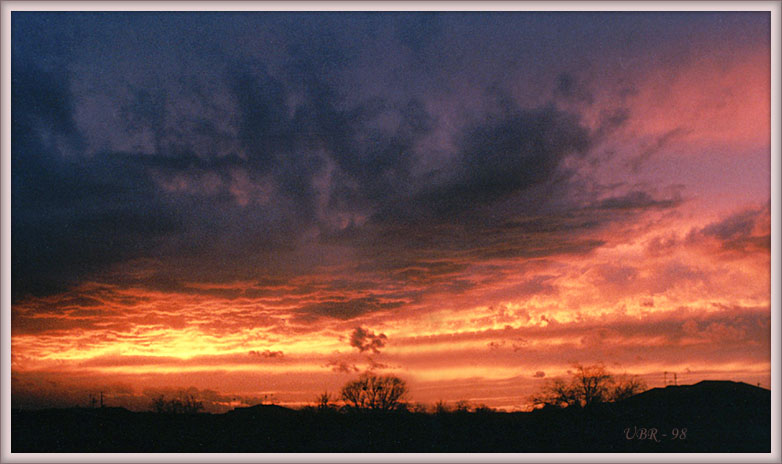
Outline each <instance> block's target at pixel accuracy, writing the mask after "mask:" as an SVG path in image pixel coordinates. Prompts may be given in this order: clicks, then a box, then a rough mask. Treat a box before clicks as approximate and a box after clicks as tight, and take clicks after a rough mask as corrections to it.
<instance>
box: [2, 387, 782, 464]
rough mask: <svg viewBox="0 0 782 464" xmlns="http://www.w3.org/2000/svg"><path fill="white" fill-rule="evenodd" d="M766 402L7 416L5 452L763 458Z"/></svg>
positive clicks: (752, 392) (671, 400) (664, 394)
mask: <svg viewBox="0 0 782 464" xmlns="http://www.w3.org/2000/svg"><path fill="white" fill-rule="evenodd" d="M770 410H771V392H770V391H769V390H766V389H763V388H759V387H754V386H751V385H747V384H745V383H737V382H728V381H703V382H700V383H697V384H695V385H683V386H668V387H665V388H654V389H651V390H648V391H646V392H644V393H641V394H638V395H635V396H633V397H630V398H627V399H625V400H623V401H621V402H618V403H603V404H597V405H593V406H591V407H588V408H576V407H571V408H567V409H557V408H545V409H541V410H535V411H532V412H516V413H504V412H492V411H486V410H483V411H475V412H466V411H456V412H440V413H431V414H429V413H420V412H415V413H414V412H394V413H356V412H353V413H340V412H337V411H334V410H326V411H318V410H317V409H314V408H310V409H303V410H294V409H289V408H285V407H282V406H275V405H258V406H252V407H246V408H237V409H234V410H232V411H229V412H227V413H224V414H206V413H201V414H192V415H187V414H159V413H152V412H131V411H128V410H125V409H123V408H98V409H88V408H70V409H48V410H38V411H21V410H14V411H12V417H11V429H12V441H11V449H12V451H13V452H389V453H393V452H766V453H767V452H770V449H771V428H770V424H771V414H770Z"/></svg>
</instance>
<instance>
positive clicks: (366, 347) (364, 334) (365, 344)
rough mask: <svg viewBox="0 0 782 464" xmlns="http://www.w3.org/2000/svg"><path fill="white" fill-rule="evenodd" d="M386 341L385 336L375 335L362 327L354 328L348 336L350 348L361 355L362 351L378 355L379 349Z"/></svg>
mask: <svg viewBox="0 0 782 464" xmlns="http://www.w3.org/2000/svg"><path fill="white" fill-rule="evenodd" d="M387 340H388V337H386V334H383V333H381V334H377V335H375V332H373V331H371V330H369V329H365V328H363V327H356V328H355V330H353V332H351V334H350V346H352V347H354V348H357V349H358V351H360V352H361V353H363V352H364V351H372V352H373V353H375V354H377V353H380V349H381V348H383V347H384V346H385V345H386V341H387Z"/></svg>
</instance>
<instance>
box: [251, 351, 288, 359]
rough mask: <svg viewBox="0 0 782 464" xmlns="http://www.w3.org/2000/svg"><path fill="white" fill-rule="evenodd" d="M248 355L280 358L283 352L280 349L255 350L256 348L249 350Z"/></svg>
mask: <svg viewBox="0 0 782 464" xmlns="http://www.w3.org/2000/svg"><path fill="white" fill-rule="evenodd" d="M249 355H250V356H254V357H262V358H281V357H282V356H283V353H282V351H271V350H263V351H256V350H250V352H249Z"/></svg>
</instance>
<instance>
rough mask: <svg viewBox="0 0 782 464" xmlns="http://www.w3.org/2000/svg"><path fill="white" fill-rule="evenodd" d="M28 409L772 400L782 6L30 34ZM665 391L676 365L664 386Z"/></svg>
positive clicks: (15, 194) (33, 21)
mask: <svg viewBox="0 0 782 464" xmlns="http://www.w3.org/2000/svg"><path fill="white" fill-rule="evenodd" d="M11 35H12V42H11V48H12V69H11V77H12V92H11V98H12V100H11V112H12V121H11V136H12V142H11V143H12V150H11V168H12V170H11V180H12V182H11V193H12V196H11V207H12V235H11V240H12V256H11V269H12V275H11V284H12V295H11V297H12V307H11V320H12V326H11V331H12V336H11V356H12V364H11V372H12V383H11V387H12V404H13V406H15V407H24V408H33V407H44V406H71V405H86V404H87V402H88V398H89V395H90V394H97V393H99V392H100V391H103V392H104V395H105V397H106V402H107V404H108V405H111V406H125V407H129V408H133V409H137V410H144V409H148V408H149V405H150V403H151V400H150V399H151V398H152V397H154V396H156V395H159V394H161V393H165V394H174V393H175V392H178V391H180V390H189V391H192V392H195V393H196V394H197V395H198V396H200V397H201V398H202V399H204V401H205V402H206V403H207V409H208V410H210V411H213V412H217V411H223V410H226V409H228V408H231V407H234V406H241V405H251V404H257V403H259V402H261V401H264V400H265V401H267V402H268V401H274V402H276V403H278V404H287V405H300V404H304V403H313V402H314V401H315V398H316V397H317V395H318V394H319V393H322V392H324V391H329V392H332V393H336V392H338V391H339V389H340V387H341V386H342V385H343V384H344V383H346V382H347V381H349V380H351V379H352V378H354V377H356V376H358V375H359V374H360V373H361V372H364V371H366V370H372V371H374V372H377V373H382V374H386V373H392V374H394V375H397V376H399V377H401V378H403V379H405V380H406V381H407V384H408V386H409V389H410V394H409V397H408V399H409V400H410V401H412V402H421V403H434V402H436V401H438V400H444V401H448V402H455V401H458V400H467V401H470V402H471V403H473V404H481V403H483V404H486V405H488V406H491V407H497V408H503V409H507V410H513V409H524V408H527V407H528V406H529V405H528V398H529V396H530V395H531V394H533V393H534V392H535V391H537V390H538V389H539V388H540V387H541V386H542V385H544V384H545V382H546V381H548V380H549V379H551V378H554V377H557V376H563V375H567V370H568V369H571V368H572V367H571V366H572V365H573V364H574V363H582V364H592V363H603V364H604V365H605V366H606V368H608V369H609V370H611V371H612V372H614V373H617V374H622V373H627V374H635V375H639V376H641V377H642V378H643V379H644V380H645V381H646V382H647V384H648V385H649V386H652V387H654V386H661V385H663V380H664V378H667V379H668V380H671V379H672V376H673V373H676V375H677V379H678V382H679V383H695V382H697V381H700V380H702V379H726V380H736V381H744V382H748V383H751V384H753V385H754V384H758V383H759V384H760V385H761V386H763V387H765V388H770V366H771V363H770V344H771V332H770V274H769V269H770V56H771V52H770V14H769V13H768V12H731V13H705V12H701V13H683V12H681V13H648V12H646V13H635V12H626V13H576V12H572V13H571V12H560V13H555V12H549V13H533V12H517V13H508V12H503V13H488V12H475V13H457V12H448V13H377V12H375V13H345V12H331V13H329V12H320V13H270V12H241V13H229V12H223V13H193V12H180V13H164V12H149V13H140V12H137V13H97V12H96V13H75V12H71V13H37V12H14V13H13V14H12V29H11ZM666 372H667V374H665V373H666Z"/></svg>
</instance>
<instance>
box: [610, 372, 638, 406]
mask: <svg viewBox="0 0 782 464" xmlns="http://www.w3.org/2000/svg"><path fill="white" fill-rule="evenodd" d="M644 390H646V384H645V383H644V381H643V380H641V379H639V378H638V376H635V375H633V376H628V375H621V376H619V377H617V378H616V380H615V382H614V385H613V389H612V390H611V393H610V399H611V401H622V400H624V399H627V398H630V397H631V396H633V395H637V394H639V393H641V392H642V391H644Z"/></svg>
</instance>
